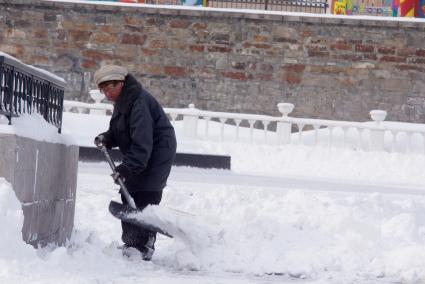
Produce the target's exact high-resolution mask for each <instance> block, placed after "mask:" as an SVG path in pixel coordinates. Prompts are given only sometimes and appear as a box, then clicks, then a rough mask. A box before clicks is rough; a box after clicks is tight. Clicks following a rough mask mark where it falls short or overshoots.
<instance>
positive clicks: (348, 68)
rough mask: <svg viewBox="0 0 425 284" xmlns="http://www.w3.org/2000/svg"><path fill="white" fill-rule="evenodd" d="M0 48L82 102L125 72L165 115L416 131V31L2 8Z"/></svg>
mask: <svg viewBox="0 0 425 284" xmlns="http://www.w3.org/2000/svg"><path fill="white" fill-rule="evenodd" d="M0 31H1V32H0V50H2V51H4V52H7V53H10V54H11V55H13V56H15V57H17V58H18V59H20V60H22V61H24V62H25V63H27V64H32V65H35V66H38V67H41V68H43V69H46V70H49V71H51V72H54V73H56V74H57V75H60V76H62V77H63V78H65V79H66V81H67V82H68V85H67V89H66V93H65V97H66V99H75V100H80V101H88V100H90V99H89V96H88V93H87V92H88V90H89V89H90V88H94V87H95V86H94V85H93V83H92V77H93V73H94V71H95V70H96V69H97V68H99V66H100V65H101V64H105V63H117V64H123V65H125V66H127V67H128V68H129V69H130V70H131V71H132V72H133V73H134V74H135V75H136V77H138V78H139V79H140V80H141V81H142V83H143V85H144V86H145V87H146V88H147V89H148V90H149V91H150V92H151V93H152V94H153V95H154V96H155V97H157V98H158V99H159V101H160V102H161V103H163V104H164V105H165V106H168V107H184V106H187V105H188V104H189V103H194V104H195V105H196V106H197V107H199V108H201V109H208V110H214V111H228V112H242V113H261V114H269V115H275V116H277V115H279V113H278V111H277V108H276V104H277V103H280V102H289V103H293V104H295V106H296V108H295V110H294V112H293V113H292V115H293V116H298V117H312V118H321V119H338V120H352V121H365V120H368V119H369V111H370V110H372V109H383V110H386V111H388V118H387V119H388V120H398V121H406V122H419V123H423V122H425V92H424V89H425V47H424V44H423V43H424V42H425V22H423V21H422V22H421V21H420V20H414V21H409V20H406V19H395V20H394V19H385V18H382V19H375V20H373V19H364V18H363V19H356V18H354V17H349V16H347V17H340V18H326V17H321V18H320V17H315V16H311V15H310V16H309V15H305V16H300V15H296V16H294V15H288V14H279V13H267V14H264V13H255V12H251V13H248V12H245V11H224V10H205V9H198V10H184V9H180V8H178V7H176V8H175V9H169V8H168V9H163V8H161V7H160V6H143V7H130V6H120V7H118V6H107V5H99V4H98V3H96V2H95V1H92V2H91V3H90V4H84V3H65V2H49V1H40V0H0Z"/></svg>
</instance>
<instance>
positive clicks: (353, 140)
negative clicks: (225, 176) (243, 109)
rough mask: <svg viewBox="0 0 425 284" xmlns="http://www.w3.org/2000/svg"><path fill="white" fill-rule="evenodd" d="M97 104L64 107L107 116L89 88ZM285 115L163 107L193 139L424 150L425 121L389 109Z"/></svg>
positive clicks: (289, 107) (286, 109) (283, 109)
mask: <svg viewBox="0 0 425 284" xmlns="http://www.w3.org/2000/svg"><path fill="white" fill-rule="evenodd" d="M90 95H91V97H92V98H93V99H94V100H95V103H82V102H73V101H65V102H64V108H65V110H66V111H69V110H70V109H74V110H78V111H79V112H85V113H90V114H104V115H106V114H107V113H108V111H109V112H111V111H112V110H113V106H112V105H111V104H105V103H101V102H100V101H101V100H102V99H103V95H102V94H100V92H99V91H98V90H93V91H90ZM277 108H278V110H279V112H280V113H281V114H282V115H281V116H278V117H275V116H268V115H257V114H244V113H228V112H214V111H206V110H201V109H197V108H196V107H195V105H194V104H190V105H189V107H188V108H164V110H165V112H166V113H167V115H168V116H169V117H170V120H171V122H172V123H173V125H174V126H175V128H176V131H177V132H178V134H179V135H183V136H185V137H186V138H190V139H201V140H210V141H218V142H247V143H256V144H269V145H284V144H298V145H306V146H325V147H343V148H350V149H362V150H370V151H388V152H403V153H410V152H422V153H425V124H413V123H402V122H387V121H385V118H386V115H387V112H386V111H384V110H372V111H370V116H371V120H370V121H366V122H351V121H337V120H324V119H310V118H296V117H290V116H289V114H290V113H291V112H292V111H293V109H294V105H293V104H290V103H279V104H277Z"/></svg>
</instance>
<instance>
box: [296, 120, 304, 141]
mask: <svg viewBox="0 0 425 284" xmlns="http://www.w3.org/2000/svg"><path fill="white" fill-rule="evenodd" d="M304 126H305V125H304V124H302V123H297V127H298V144H300V145H302V144H303V128H304Z"/></svg>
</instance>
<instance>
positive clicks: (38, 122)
mask: <svg viewBox="0 0 425 284" xmlns="http://www.w3.org/2000/svg"><path fill="white" fill-rule="evenodd" d="M2 117H3V116H2ZM1 122H2V123H0V133H5V134H16V135H18V136H21V137H26V138H30V139H34V140H37V141H46V142H51V143H60V144H65V145H75V144H76V142H75V140H74V139H73V138H72V137H71V135H67V134H65V133H63V134H59V133H58V129H57V128H56V127H55V126H53V125H51V124H49V123H48V122H47V121H46V120H44V118H43V116H41V115H40V114H36V113H33V114H25V113H24V114H21V115H20V116H19V117H14V118H12V125H6V124H5V123H4V122H5V119H4V118H3V119H2V120H1Z"/></svg>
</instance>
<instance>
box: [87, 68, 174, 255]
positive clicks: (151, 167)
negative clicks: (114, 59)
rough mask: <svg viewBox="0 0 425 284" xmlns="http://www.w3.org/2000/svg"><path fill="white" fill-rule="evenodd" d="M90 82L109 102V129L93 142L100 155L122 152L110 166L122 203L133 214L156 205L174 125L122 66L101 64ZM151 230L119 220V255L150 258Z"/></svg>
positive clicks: (171, 151) (168, 167) (170, 157)
mask: <svg viewBox="0 0 425 284" xmlns="http://www.w3.org/2000/svg"><path fill="white" fill-rule="evenodd" d="M94 81H95V83H96V85H97V86H98V88H99V90H100V92H101V93H103V94H105V96H106V98H107V99H108V100H109V101H111V102H112V103H113V104H114V111H113V114H112V117H111V120H110V123H109V129H108V131H106V132H104V133H101V134H99V135H98V136H97V137H96V138H95V144H96V146H97V147H98V148H100V149H103V148H104V149H105V151H107V149H110V148H113V147H118V148H119V149H120V151H121V153H122V154H123V161H122V163H121V164H120V165H118V166H117V167H116V168H115V166H114V165H111V166H113V175H112V177H113V179H114V181H115V183H117V184H119V185H120V186H121V190H120V193H121V199H122V202H123V204H124V205H127V204H128V206H130V207H131V208H133V209H138V210H143V209H144V208H145V207H146V206H147V205H149V204H159V203H160V202H161V199H162V191H163V189H164V187H165V186H166V183H167V179H168V176H169V174H170V171H171V165H172V163H173V160H174V157H175V154H176V148H177V142H176V136H175V133H174V128H173V126H172V125H171V123H170V121H169V119H168V117H167V115H166V114H165V112H164V110H163V109H162V107H161V105H160V104H159V103H158V102H157V100H156V99H155V98H154V97H153V96H152V95H150V94H149V93H148V92H147V91H146V90H144V89H143V88H142V86H141V84H140V83H139V82H138V81H137V80H136V79H135V78H134V77H133V76H132V75H131V74H129V73H128V71H127V69H126V68H124V67H121V66H116V65H106V66H103V67H101V68H100V69H99V70H97V71H96V72H95V74H94ZM105 153H107V152H105ZM111 161H112V160H111ZM127 189H128V191H127ZM152 229H154V228H153V227H146V226H143V224H142V226H136V225H134V223H133V224H132V223H128V222H124V221H122V241H123V242H124V246H123V253H124V254H125V253H126V252H125V251H126V250H127V249H132V250H134V249H137V250H138V251H140V253H141V254H142V257H143V259H144V260H151V258H152V255H153V253H154V250H155V246H154V244H155V240H156V231H160V230H159V228H158V230H155V229H154V230H152ZM163 233H165V232H163Z"/></svg>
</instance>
